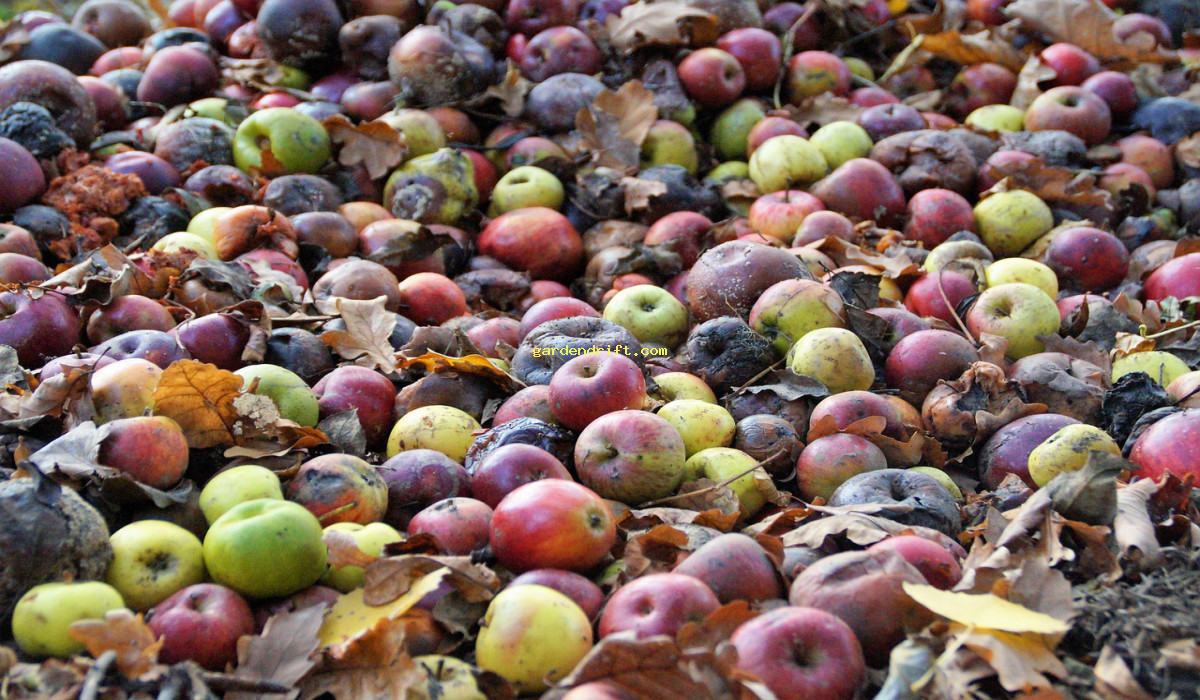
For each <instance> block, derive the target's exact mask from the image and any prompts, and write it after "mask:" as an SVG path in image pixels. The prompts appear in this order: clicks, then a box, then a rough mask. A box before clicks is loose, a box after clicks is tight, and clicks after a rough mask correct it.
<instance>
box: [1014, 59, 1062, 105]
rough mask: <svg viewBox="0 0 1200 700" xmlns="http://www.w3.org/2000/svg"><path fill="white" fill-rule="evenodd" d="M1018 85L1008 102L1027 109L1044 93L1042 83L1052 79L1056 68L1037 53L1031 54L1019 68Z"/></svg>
mask: <svg viewBox="0 0 1200 700" xmlns="http://www.w3.org/2000/svg"><path fill="white" fill-rule="evenodd" d="M1016 70H1018V71H1019V72H1018V73H1017V87H1016V88H1015V89H1014V90H1013V94H1012V97H1011V98H1009V101H1008V103H1009V104H1010V105H1012V106H1013V107H1016V108H1017V109H1027V108H1028V107H1029V105H1030V104H1031V103H1032V102H1033V101H1034V100H1035V99H1037V96H1038V95H1040V94H1042V83H1044V82H1046V81H1047V80H1052V79H1053V78H1054V76H1055V75H1057V74H1056V73H1055V72H1054V69H1053V68H1051V67H1050V66H1047V65H1046V64H1044V63H1042V62H1041V60H1040V59H1039V58H1038V57H1037V56H1036V55H1035V56H1030V57H1029V59H1028V60H1026V61H1025V64H1024V65H1023V66H1020V67H1019V68H1017V69H1016Z"/></svg>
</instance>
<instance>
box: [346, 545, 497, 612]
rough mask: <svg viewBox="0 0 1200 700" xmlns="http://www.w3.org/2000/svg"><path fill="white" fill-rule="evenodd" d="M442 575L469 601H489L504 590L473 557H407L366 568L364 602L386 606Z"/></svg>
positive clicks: (376, 563) (492, 573) (493, 576)
mask: <svg viewBox="0 0 1200 700" xmlns="http://www.w3.org/2000/svg"><path fill="white" fill-rule="evenodd" d="M443 568H444V569H447V571H446V573H445V574H439V576H441V577H442V578H441V579H440V580H445V581H446V582H447V583H449V584H450V585H451V586H453V587H454V588H455V590H457V591H459V592H460V593H462V594H463V595H464V596H465V597H466V598H467V599H468V600H471V601H484V600H490V599H491V597H492V594H493V593H494V592H496V591H498V590H500V588H501V582H500V578H499V577H498V576H496V573H495V572H493V571H492V570H491V569H489V568H487V567H486V566H483V565H482V564H475V563H474V562H472V561H471V557H453V556H426V555H422V554H404V555H400V556H394V557H385V558H383V559H380V560H378V561H376V562H375V563H373V564H371V565H370V566H368V567H366V570H365V571H364V573H363V578H364V584H363V589H364V600H365V602H366V603H367V604H368V605H385V604H388V603H391V602H394V601H395V600H397V599H399V598H400V597H401V596H403V595H405V594H407V593H408V592H409V590H410V589H411V588H412V587H413V586H414V585H415V584H416V583H417V582H419V581H421V579H422V578H423V577H425V576H427V575H429V574H431V573H433V572H437V571H439V570H440V569H443Z"/></svg>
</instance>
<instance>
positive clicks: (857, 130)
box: [809, 120, 874, 169]
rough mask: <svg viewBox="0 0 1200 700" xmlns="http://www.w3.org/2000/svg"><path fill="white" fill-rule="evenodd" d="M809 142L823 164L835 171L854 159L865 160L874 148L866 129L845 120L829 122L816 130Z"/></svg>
mask: <svg viewBox="0 0 1200 700" xmlns="http://www.w3.org/2000/svg"><path fill="white" fill-rule="evenodd" d="M809 142H811V143H812V144H813V145H814V146H816V147H817V148H818V149H819V150H820V151H821V155H823V156H824V157H825V162H826V163H827V164H828V165H829V167H830V168H832V169H837V168H839V167H841V166H842V164H844V163H846V162H847V161H850V160H853V159H855V158H866V157H867V156H868V155H870V153H871V147H872V146H874V141H873V140H872V139H871V135H870V134H868V133H867V130H866V129H864V128H862V127H861V126H859V125H858V124H855V123H854V122H851V121H845V120H838V121H833V122H829V123H828V124H826V125H825V126H822V127H821V128H820V129H817V130H816V131H815V132H814V133H813V135H812V136H811V137H809Z"/></svg>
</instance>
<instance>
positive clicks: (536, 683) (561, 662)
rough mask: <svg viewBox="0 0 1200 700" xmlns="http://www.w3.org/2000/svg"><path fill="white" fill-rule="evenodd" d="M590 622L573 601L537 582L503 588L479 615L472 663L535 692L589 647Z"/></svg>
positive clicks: (565, 671) (568, 669) (524, 690)
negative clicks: (481, 619)
mask: <svg viewBox="0 0 1200 700" xmlns="http://www.w3.org/2000/svg"><path fill="white" fill-rule="evenodd" d="M592 641H593V639H592V623H591V622H590V621H589V620H588V617H587V615H586V614H585V613H584V612H583V610H582V609H581V608H580V607H579V606H578V605H576V604H575V602H574V601H573V600H571V599H570V598H568V597H567V596H566V595H564V594H562V593H559V592H558V591H556V590H554V589H552V588H547V587H545V586H539V585H534V584H530V585H525V586H514V587H511V588H505V589H504V590H502V591H500V592H499V593H497V594H496V597H495V598H493V599H492V602H491V603H490V604H489V605H488V609H487V612H486V613H485V614H484V616H483V625H482V627H481V628H480V630H479V636H478V637H476V639H475V663H477V664H479V667H480V668H482V669H484V670H485V671H492V672H493V673H497V674H499V675H500V676H502V677H503V678H505V679H506V680H507V681H508V682H510V683H512V684H513V685H514V686H516V688H517V690H518V691H519V692H521V693H540V692H542V691H544V690H545V689H546V688H547V687H548V686H547V683H553V682H554V681H557V680H558V679H560V678H562V677H563V676H565V675H567V674H568V673H570V672H571V669H573V668H575V665H576V664H578V663H579V661H580V660H581V659H583V657H584V656H586V655H587V653H588V652H589V651H591V649H592Z"/></svg>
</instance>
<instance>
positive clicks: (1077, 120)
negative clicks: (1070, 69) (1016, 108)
mask: <svg viewBox="0 0 1200 700" xmlns="http://www.w3.org/2000/svg"><path fill="white" fill-rule="evenodd" d="M1111 128H1112V110H1110V109H1109V108H1108V103H1107V102H1105V101H1104V100H1103V99H1102V98H1101V97H1100V96H1099V95H1097V94H1096V93H1094V92H1091V91H1089V90H1084V89H1083V88H1081V87H1077V86H1074V85H1063V86H1060V87H1053V88H1050V89H1049V90H1047V91H1046V92H1043V93H1042V94H1041V95H1038V96H1037V98H1036V99H1034V101H1033V102H1032V103H1030V105H1029V107H1028V108H1027V109H1026V110H1025V129H1026V130H1028V131H1051V130H1054V131H1065V132H1067V133H1069V134H1074V135H1075V136H1078V137H1079V138H1081V139H1083V140H1084V142H1085V143H1087V144H1088V145H1089V146H1095V145H1097V144H1100V143H1103V142H1104V139H1105V138H1107V137H1108V132H1109V130H1110V129H1111Z"/></svg>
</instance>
